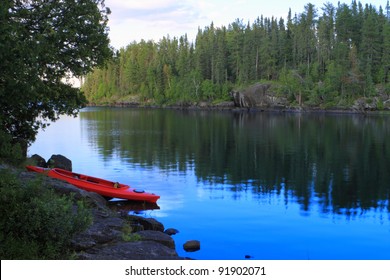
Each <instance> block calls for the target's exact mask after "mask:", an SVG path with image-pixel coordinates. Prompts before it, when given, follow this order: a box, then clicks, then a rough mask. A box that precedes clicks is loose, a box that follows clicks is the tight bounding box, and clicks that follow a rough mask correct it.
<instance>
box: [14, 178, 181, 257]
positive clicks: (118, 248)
mask: <svg viewBox="0 0 390 280" xmlns="http://www.w3.org/2000/svg"><path fill="white" fill-rule="evenodd" d="M37 176H41V175H39V174H36V173H32V172H20V174H19V177H20V179H21V180H26V181H30V180H34V179H36V177H37ZM42 180H44V183H45V185H46V186H48V187H49V188H53V189H54V190H55V192H57V193H59V194H64V195H69V194H72V195H73V196H74V197H75V198H76V199H85V200H86V201H87V203H88V204H89V205H90V206H91V209H92V215H93V223H92V224H91V226H89V228H88V229H87V230H85V231H83V232H81V233H79V234H77V235H76V236H74V238H73V239H72V241H71V247H72V249H73V250H74V252H75V256H76V258H78V259H84V260H137V259H141V260H152V259H153V260H156V259H182V258H180V257H179V256H178V254H177V252H176V250H175V242H174V240H173V239H172V237H171V236H170V235H168V234H165V233H164V232H163V231H164V226H163V225H162V224H161V223H160V222H158V221H157V220H155V219H153V218H143V217H140V216H136V215H130V216H128V215H126V216H123V215H121V214H120V213H118V212H114V211H112V210H111V209H110V208H108V207H107V201H106V200H105V199H104V198H103V197H101V196H100V195H98V194H96V193H92V192H87V191H84V190H81V189H78V188H76V187H74V186H72V185H70V184H67V183H65V182H63V181H59V180H56V179H52V178H49V177H42ZM135 225H139V226H135ZM129 229H131V230H130V232H129Z"/></svg>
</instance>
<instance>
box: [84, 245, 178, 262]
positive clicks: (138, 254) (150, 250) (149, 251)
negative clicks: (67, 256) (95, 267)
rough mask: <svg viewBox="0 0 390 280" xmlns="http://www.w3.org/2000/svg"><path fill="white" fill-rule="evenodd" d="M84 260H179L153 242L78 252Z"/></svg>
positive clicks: (168, 249) (169, 250)
mask: <svg viewBox="0 0 390 280" xmlns="http://www.w3.org/2000/svg"><path fill="white" fill-rule="evenodd" d="M77 256H78V258H79V259H84V260H169V259H181V258H180V257H179V256H178V255H177V253H176V251H175V250H174V249H171V248H168V247H167V246H164V245H162V244H160V243H156V242H153V241H138V242H127V243H119V244H112V245H107V246H104V247H101V248H99V249H90V250H87V251H85V252H80V253H79V254H78V255H77Z"/></svg>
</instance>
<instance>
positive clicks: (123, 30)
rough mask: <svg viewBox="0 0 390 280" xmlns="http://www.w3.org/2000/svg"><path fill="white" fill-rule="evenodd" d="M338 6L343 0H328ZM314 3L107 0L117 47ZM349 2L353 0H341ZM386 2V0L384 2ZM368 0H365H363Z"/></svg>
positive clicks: (316, 1) (375, 2)
mask: <svg viewBox="0 0 390 280" xmlns="http://www.w3.org/2000/svg"><path fill="white" fill-rule="evenodd" d="M327 1H329V2H332V3H333V4H334V5H335V6H337V2H338V1H339V0H327ZM386 1H387V0H371V2H372V4H373V5H376V6H377V7H378V6H379V4H378V3H380V4H382V6H385V5H386ZM308 2H311V3H313V4H314V5H315V6H316V7H317V8H320V7H322V6H323V3H325V2H326V1H324V0H311V1H307V0H295V1H291V0H278V1H274V2H270V1H269V0H182V1H177V0H106V1H105V3H106V6H107V7H109V8H110V9H111V11H112V14H111V15H110V17H109V19H110V20H109V27H110V30H111V31H110V38H111V45H112V46H114V47H115V48H116V49H119V48H120V47H125V46H127V45H128V44H129V43H131V42H132V41H134V40H135V41H140V40H141V39H144V40H154V41H156V42H158V41H159V40H160V39H161V38H162V37H163V36H166V35H168V34H169V35H170V37H171V38H172V37H179V36H182V35H184V34H188V37H189V39H190V40H194V39H195V36H196V34H197V30H198V27H200V28H204V27H205V26H209V25H210V23H211V22H214V25H215V26H217V27H220V26H222V25H224V26H227V25H228V24H230V23H232V22H234V21H235V20H236V19H237V18H238V19H240V20H243V22H244V23H247V22H248V21H249V22H254V21H255V20H256V18H257V17H259V16H261V15H263V16H264V17H272V16H274V17H276V18H280V17H284V18H286V17H287V14H288V10H289V8H291V10H292V13H293V14H294V13H298V14H299V13H302V12H303V10H304V6H305V5H306V4H307V3H308ZM341 2H345V3H347V4H348V5H349V4H350V2H351V1H350V0H346V1H341ZM382 2H383V3H382ZM362 3H363V4H364V3H365V1H362Z"/></svg>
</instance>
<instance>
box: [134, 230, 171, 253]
mask: <svg viewBox="0 0 390 280" xmlns="http://www.w3.org/2000/svg"><path fill="white" fill-rule="evenodd" d="M137 234H138V235H139V236H141V239H142V240H143V241H154V242H157V243H160V244H162V245H164V246H167V247H168V248H171V249H175V241H174V240H173V238H172V237H170V236H169V235H168V234H165V233H163V232H161V231H154V230H144V231H139V232H137Z"/></svg>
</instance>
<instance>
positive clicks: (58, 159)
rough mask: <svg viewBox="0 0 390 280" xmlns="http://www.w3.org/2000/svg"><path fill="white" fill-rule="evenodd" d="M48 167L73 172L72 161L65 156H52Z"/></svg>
mask: <svg viewBox="0 0 390 280" xmlns="http://www.w3.org/2000/svg"><path fill="white" fill-rule="evenodd" d="M47 166H48V167H50V168H61V169H65V170H68V171H72V161H71V160H70V159H68V158H66V157H64V156H63V155H52V156H51V157H50V159H49V160H48V161H47Z"/></svg>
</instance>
